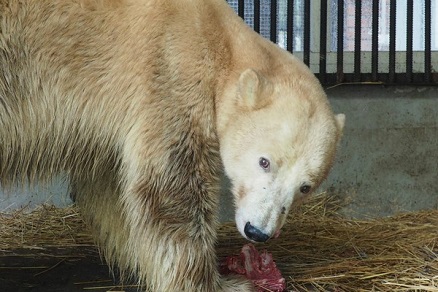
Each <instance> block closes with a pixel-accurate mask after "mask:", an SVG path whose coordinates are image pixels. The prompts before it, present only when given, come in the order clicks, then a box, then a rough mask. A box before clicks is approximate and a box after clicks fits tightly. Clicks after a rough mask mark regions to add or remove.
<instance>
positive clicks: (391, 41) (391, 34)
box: [389, 0, 397, 83]
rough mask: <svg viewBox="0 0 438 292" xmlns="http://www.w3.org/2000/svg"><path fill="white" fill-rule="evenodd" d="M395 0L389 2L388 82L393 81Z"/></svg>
mask: <svg viewBox="0 0 438 292" xmlns="http://www.w3.org/2000/svg"><path fill="white" fill-rule="evenodd" d="M396 9H397V3H396V0H390V2H389V83H394V81H395V21H396Z"/></svg>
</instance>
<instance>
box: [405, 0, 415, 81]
mask: <svg viewBox="0 0 438 292" xmlns="http://www.w3.org/2000/svg"><path fill="white" fill-rule="evenodd" d="M406 16H407V17H406V79H407V81H408V83H412V70H413V68H412V56H413V52H412V48H413V44H412V42H413V40H412V36H413V30H414V28H413V26H414V0H407V6H406Z"/></svg>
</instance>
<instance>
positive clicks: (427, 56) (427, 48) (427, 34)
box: [424, 0, 432, 83]
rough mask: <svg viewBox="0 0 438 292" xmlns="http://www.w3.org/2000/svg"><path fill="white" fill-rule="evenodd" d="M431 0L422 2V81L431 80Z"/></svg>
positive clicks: (427, 81)
mask: <svg viewBox="0 0 438 292" xmlns="http://www.w3.org/2000/svg"><path fill="white" fill-rule="evenodd" d="M431 6H432V5H431V0H425V2H424V74H425V75H424V82H425V83H430V82H431V74H432V59H431V40H432V34H431V30H432V23H431V12H432V7H431Z"/></svg>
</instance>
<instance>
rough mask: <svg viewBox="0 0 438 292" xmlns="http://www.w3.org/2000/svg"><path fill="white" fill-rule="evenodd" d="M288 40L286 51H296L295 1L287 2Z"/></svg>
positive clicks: (288, 0) (289, 0)
mask: <svg viewBox="0 0 438 292" xmlns="http://www.w3.org/2000/svg"><path fill="white" fill-rule="evenodd" d="M286 33H287V40H286V49H287V50H288V51H289V52H291V53H292V52H293V51H294V0H287V31H286Z"/></svg>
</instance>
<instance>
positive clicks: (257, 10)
mask: <svg viewBox="0 0 438 292" xmlns="http://www.w3.org/2000/svg"><path fill="white" fill-rule="evenodd" d="M254 30H255V31H256V32H258V33H260V0H254Z"/></svg>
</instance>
